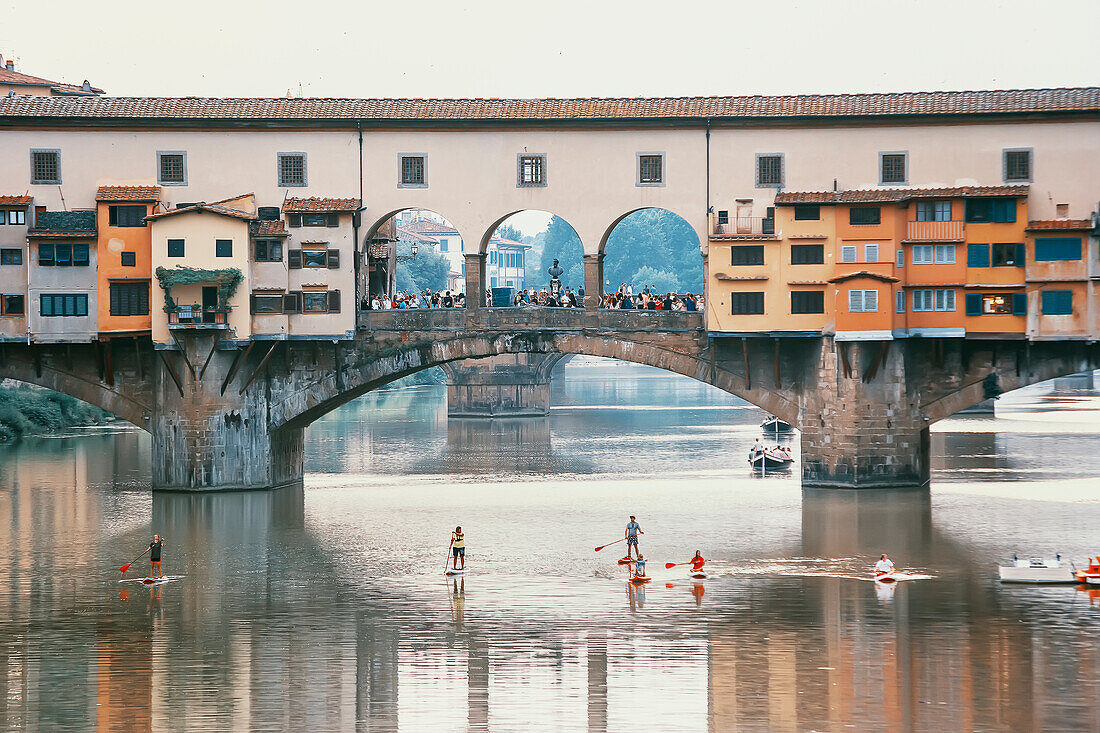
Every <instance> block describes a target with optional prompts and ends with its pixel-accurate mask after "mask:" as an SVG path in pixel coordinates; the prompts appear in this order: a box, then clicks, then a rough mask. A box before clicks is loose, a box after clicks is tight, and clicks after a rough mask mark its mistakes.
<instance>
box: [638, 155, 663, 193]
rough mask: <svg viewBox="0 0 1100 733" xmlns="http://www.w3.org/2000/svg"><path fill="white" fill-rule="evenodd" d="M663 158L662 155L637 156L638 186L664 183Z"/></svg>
mask: <svg viewBox="0 0 1100 733" xmlns="http://www.w3.org/2000/svg"><path fill="white" fill-rule="evenodd" d="M664 180H665V156H664V154H663V153H639V154H638V185H642V186H644V185H650V186H652V185H655V184H659V183H664Z"/></svg>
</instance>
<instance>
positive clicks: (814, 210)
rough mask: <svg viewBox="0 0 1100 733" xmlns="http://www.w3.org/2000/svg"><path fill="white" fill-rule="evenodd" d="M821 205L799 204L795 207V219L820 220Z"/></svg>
mask: <svg viewBox="0 0 1100 733" xmlns="http://www.w3.org/2000/svg"><path fill="white" fill-rule="evenodd" d="M820 219H821V207H820V206H817V205H813V204H799V205H797V206H795V207H794V220H795V221H820Z"/></svg>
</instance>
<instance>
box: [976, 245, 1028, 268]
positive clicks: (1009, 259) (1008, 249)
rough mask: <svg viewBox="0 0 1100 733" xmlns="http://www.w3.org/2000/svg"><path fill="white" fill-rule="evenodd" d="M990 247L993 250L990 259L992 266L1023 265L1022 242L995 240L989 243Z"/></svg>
mask: <svg viewBox="0 0 1100 733" xmlns="http://www.w3.org/2000/svg"><path fill="white" fill-rule="evenodd" d="M983 246H984V245H983ZM990 248H991V249H992V251H993V257H992V260H993V266H994V267H1023V266H1024V243H1023V242H995V243H993V244H992V245H990Z"/></svg>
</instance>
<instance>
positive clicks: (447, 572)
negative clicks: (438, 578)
mask: <svg viewBox="0 0 1100 733" xmlns="http://www.w3.org/2000/svg"><path fill="white" fill-rule="evenodd" d="M443 574H444V575H465V574H466V568H459V569H457V570H456V569H455V568H447V569H446V570H444V571H443Z"/></svg>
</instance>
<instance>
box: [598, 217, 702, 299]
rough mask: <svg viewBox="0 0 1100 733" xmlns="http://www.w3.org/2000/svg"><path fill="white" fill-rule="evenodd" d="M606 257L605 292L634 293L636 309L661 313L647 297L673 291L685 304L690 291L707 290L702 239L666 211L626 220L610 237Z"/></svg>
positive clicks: (681, 220) (609, 233) (698, 292)
mask: <svg viewBox="0 0 1100 733" xmlns="http://www.w3.org/2000/svg"><path fill="white" fill-rule="evenodd" d="M603 253H604V259H603V289H604V292H605V293H606V294H619V295H620V296H621V295H622V294H629V295H632V296H633V299H634V302H633V303H629V305H631V306H633V307H635V308H637V307H639V306H642V307H650V308H654V309H657V303H656V302H652V301H651V299H650V298H649V297H648V296H652V295H662V296H663V295H666V294H668V293H674V294H676V295H677V296H678V297H677V300H681V301H682V300H683V298H684V296H686V295H687V294H688V293H691V294H692V295H693V296H700V295H701V294H702V292H703V256H702V253H701V252H700V249H699V236H698V235H697V234H696V232H695V230H694V229H693V228H692V226H691V224H689V223H688V222H687V220H685V219H684V218H683V217H682V216H680V215H679V214H676V213H674V212H671V211H669V210H667V209H656V208H648V209H639V210H636V211H633V212H630V213H629V214H626V215H625V216H623V217H622V218H621V219H619V220H618V221H616V222H615V223H614V224H613V225H612V227H611V229H610V230H609V232H608V234H607V235H606V237H605V241H604V243H603ZM639 295H643V296H646V297H643V298H639V297H638V296H639ZM615 300H616V303H615V305H617V306H620V307H622V306H623V305H624V303H623V299H622V298H621V297H620V298H616V299H615ZM642 301H644V302H642ZM662 306H663V303H662Z"/></svg>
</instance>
